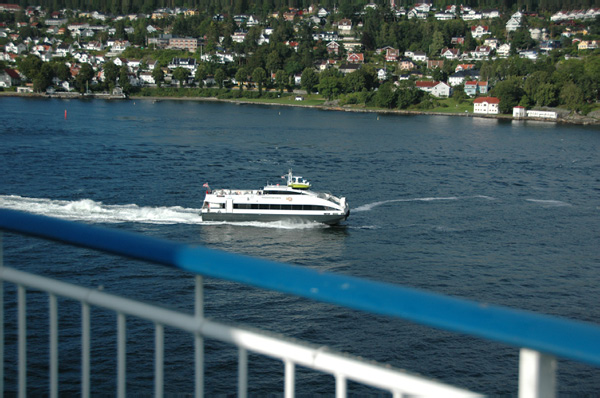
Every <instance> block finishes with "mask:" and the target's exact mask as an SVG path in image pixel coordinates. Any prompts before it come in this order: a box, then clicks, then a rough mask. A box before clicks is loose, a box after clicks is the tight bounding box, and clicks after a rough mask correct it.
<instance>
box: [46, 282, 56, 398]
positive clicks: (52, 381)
mask: <svg viewBox="0 0 600 398" xmlns="http://www.w3.org/2000/svg"><path fill="white" fill-rule="evenodd" d="M48 305H49V307H50V398H58V307H57V302H56V296H55V295H54V294H52V293H49V294H48Z"/></svg>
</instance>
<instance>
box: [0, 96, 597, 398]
mask: <svg viewBox="0 0 600 398" xmlns="http://www.w3.org/2000/svg"><path fill="white" fill-rule="evenodd" d="M0 111H1V113H2V116H3V117H2V119H3V122H2V124H1V126H0V159H1V161H0V207H3V208H10V209H18V210H23V211H26V212H31V213H36V214H43V215H48V216H55V217H60V218H64V219H68V220H75V221H81V222H85V223H90V224H94V225H102V226H108V227H111V228H117V229H121V230H127V231H135V232H139V233H142V234H145V235H149V236H155V237H159V238H166V239H172V240H175V241H179V242H185V243H189V244H193V245H203V246H206V247H210V248H215V249H221V250H225V251H230V252H236V253H243V254H247V255H252V256H258V257H262V258H266V259H270V260H276V261H282V262H286V263H290V264H296V265H300V266H303V267H308V268H313V269H318V270H323V271H328V272H335V273H341V274H346V275H352V276H357V277H364V278H369V279H373V280H377V281H384V282H389V283H395V284H399V285H403V286H409V287H414V288H419V289H426V290H428V291H433V292H438V293H443V294H447V295H452V296H456V297H462V298H467V299H471V300H476V301H481V302H487V303H492V304H497V305H503V306H508V307H513V308H519V309H524V310H530V311H536V312H539V313H544V314H551V315H557V316H561V317H565V318H569V319H575V320H581V321H587V322H592V323H599V322H600V305H598V303H600V157H599V156H598V154H599V153H600V129H598V127H586V126H575V125H563V124H555V123H544V122H524V121H506V120H497V119H482V118H467V117H445V116H398V115H377V114H375V113H345V112H331V111H324V110H317V109H307V108H291V107H279V106H258V105H235V104H229V103H213V102H195V101H167V100H163V101H160V102H152V101H150V100H130V101H122V102H121V101H113V102H110V101H104V100H59V99H52V100H49V99H23V98H0ZM290 168H292V169H293V170H294V173H295V174H298V175H302V176H303V177H305V178H307V179H308V180H310V181H311V182H312V184H313V187H314V189H315V190H322V191H329V192H332V193H334V194H336V195H338V196H345V197H346V198H347V200H348V202H349V204H350V208H351V215H350V217H349V218H348V220H347V221H345V222H344V223H343V224H342V225H341V226H337V227H329V226H325V225H319V224H316V225H314V224H312V225H311V224H309V225H306V224H289V223H242V224H235V223H231V224H223V223H204V222H203V221H202V218H201V216H200V215H199V212H200V207H201V206H202V201H203V197H204V189H203V188H202V185H203V184H204V183H206V182H208V183H209V184H210V186H211V187H212V188H244V189H245V188H248V189H256V188H260V187H262V186H263V185H265V184H266V183H267V182H270V183H277V182H280V181H282V180H281V179H280V177H281V175H283V174H285V173H286V172H287V171H288V169H290ZM3 246H4V257H5V259H4V263H5V265H7V266H11V267H15V268H18V269H24V270H28V271H31V272H35V273H39V274H42V275H48V276H52V277H55V278H59V279H61V280H64V281H68V282H76V283H79V284H82V285H83V286H88V287H97V286H103V288H104V290H105V291H109V292H114V293H117V294H123V295H127V296H129V297H133V298H136V299H140V300H143V301H148V302H158V303H161V304H162V305H164V306H166V307H169V308H177V309H180V310H183V311H188V312H192V311H193V287H194V280H193V277H191V276H190V275H188V274H185V273H182V272H177V271H175V270H173V269H169V268H163V267H160V266H156V265H148V264H145V263H141V262H137V261H131V260H127V259H121V258H117V257H113V256H105V255H100V254H98V253H96V252H93V251H89V250H84V249H80V248H71V247H64V246H61V245H58V244H55V243H50V242H44V241H40V240H37V239H33V238H25V237H21V236H17V235H14V234H5V235H4V239H3ZM205 293H206V299H205V301H206V310H205V313H206V315H207V316H209V317H211V318H214V319H216V320H219V321H226V322H234V323H241V324H244V325H249V326H255V327H260V328H263V329H267V330H271V331H274V332H280V333H285V334H287V335H290V336H292V337H294V338H298V339H302V340H306V341H308V342H311V343H314V344H325V345H328V346H331V347H333V348H335V349H337V350H340V351H344V352H348V353H350V354H353V355H359V356H364V357H366V358H370V359H374V360H377V361H381V362H384V363H389V364H391V365H393V366H396V367H399V368H403V369H407V370H410V371H412V372H415V373H419V374H422V375H425V376H428V377H432V378H436V379H439V380H441V381H443V382H446V383H451V384H454V385H457V386H460V387H463V388H468V389H471V390H473V391H476V392H480V393H485V394H490V395H493V396H511V395H514V394H515V393H516V391H517V380H518V374H517V372H518V349H517V348H515V347H511V346H505V345H502V344H497V343H492V342H488V341H484V340H481V339H478V338H471V337H468V336H464V335H460V334H452V333H447V332H444V331H439V330H436V329H431V328H428V327H424V326H419V325H415V324H412V323H409V322H405V321H401V320H394V319H389V318H386V317H382V316H376V315H370V314H364V313H362V312H359V311H354V310H347V309H343V308H339V307H336V306H332V305H326V304H320V303H315V302H312V301H309V300H306V299H301V298H296V297H289V296H284V295H281V294H278V293H274V292H270V291H264V290H260V289H255V288H251V287H247V286H242V285H239V284H235V283H231V282H227V281H223V280H216V279H207V280H206V290H205ZM15 296H16V294H15V288H14V287H12V286H10V285H6V286H5V302H6V305H7V307H8V308H7V310H6V313H5V332H6V359H5V364H6V365H5V367H6V370H5V386H6V389H7V391H8V392H9V393H10V392H14V391H16V385H15V380H16V365H15V357H16V315H15V309H14V306H13V305H14V302H15ZM27 298H28V307H27V311H28V333H29V335H30V341H29V344H28V364H29V381H28V392H29V393H30V394H32V395H44V394H46V393H47V389H48V381H47V369H48V359H47V358H48V347H47V341H48V331H47V322H48V315H47V297H46V295H44V294H41V293H37V292H29V293H28V295H27ZM80 313H81V309H80V307H79V305H78V304H76V303H73V302H71V301H69V300H65V299H61V300H59V316H60V348H61V354H60V389H61V392H62V393H64V394H72V393H75V392H77V391H78V390H79V388H80V385H79V383H80V374H79V368H80V333H81V332H80V322H81V317H80ZM92 327H93V331H92V364H91V366H92V387H91V388H92V393H93V394H95V395H98V394H107V393H108V394H109V395H112V393H111V392H113V391H116V337H115V335H116V331H115V330H116V319H115V316H114V314H112V313H107V312H105V311H102V310H100V309H96V308H94V309H92ZM127 333H128V347H127V349H128V356H127V372H128V385H127V388H128V392H129V393H131V394H140V395H145V394H152V392H153V384H152V377H153V372H154V370H153V365H152V359H153V349H154V343H153V325H152V324H151V323H149V322H145V321H141V320H137V319H133V318H131V319H128V330H127ZM165 342H166V353H165V371H166V379H165V391H166V393H167V394H174V395H186V394H188V393H192V392H193V348H192V347H193V340H192V338H191V337H190V336H188V335H186V334H184V333H180V332H178V331H174V330H171V329H169V328H167V329H166V338H165ZM206 351H207V358H206V361H207V375H206V392H207V395H208V396H214V395H235V393H236V391H237V387H236V372H237V369H236V360H237V352H236V350H235V349H234V348H233V347H230V346H228V345H225V344H222V343H218V342H214V341H207V348H206ZM249 367H250V373H249V386H250V393H251V394H252V395H256V396H261V395H266V394H268V393H273V394H275V395H277V394H281V393H282V391H283V381H282V377H283V365H282V364H281V363H280V362H278V361H275V360H271V359H265V358H261V357H258V356H255V355H252V354H251V355H250V364H249ZM558 381H559V391H560V394H561V396H567V395H568V396H596V394H598V391H600V370H599V369H598V368H595V367H592V366H588V365H584V364H579V363H574V362H572V361H567V360H560V361H559V367H558ZM296 384H297V391H298V393H299V394H300V395H303V394H304V395H312V394H321V395H323V396H330V395H333V393H334V388H335V382H334V380H333V378H332V377H330V376H325V375H321V374H319V373H316V372H312V371H308V370H306V369H299V371H298V375H297V382H296ZM349 392H350V393H351V394H354V395H360V396H365V395H379V394H380V392H379V391H378V390H372V389H369V388H366V387H362V386H358V385H355V384H353V383H350V385H349Z"/></svg>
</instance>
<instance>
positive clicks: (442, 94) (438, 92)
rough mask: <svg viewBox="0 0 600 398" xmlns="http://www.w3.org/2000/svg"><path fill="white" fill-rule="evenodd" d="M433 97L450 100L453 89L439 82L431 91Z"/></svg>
mask: <svg viewBox="0 0 600 398" xmlns="http://www.w3.org/2000/svg"><path fill="white" fill-rule="evenodd" d="M431 95H433V96H434V97H438V98H448V97H450V95H452V87H450V86H449V85H447V84H446V83H444V82H439V83H438V84H437V85H435V86H434V87H433V89H432V90H431Z"/></svg>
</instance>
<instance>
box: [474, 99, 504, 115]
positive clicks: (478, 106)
mask: <svg viewBox="0 0 600 398" xmlns="http://www.w3.org/2000/svg"><path fill="white" fill-rule="evenodd" d="M498 105H500V100H499V99H498V98H494V97H479V98H475V100H474V101H473V113H478V114H483V115H497V114H498V113H499V107H498Z"/></svg>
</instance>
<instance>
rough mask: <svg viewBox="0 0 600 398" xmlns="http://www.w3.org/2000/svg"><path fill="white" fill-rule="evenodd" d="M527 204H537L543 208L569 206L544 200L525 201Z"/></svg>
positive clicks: (561, 202) (555, 201)
mask: <svg viewBox="0 0 600 398" xmlns="http://www.w3.org/2000/svg"><path fill="white" fill-rule="evenodd" d="M525 200H526V201H528V202H532V203H537V204H539V205H542V206H544V207H570V206H571V204H570V203H567V202H563V201H560V200H546V199H525Z"/></svg>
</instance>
